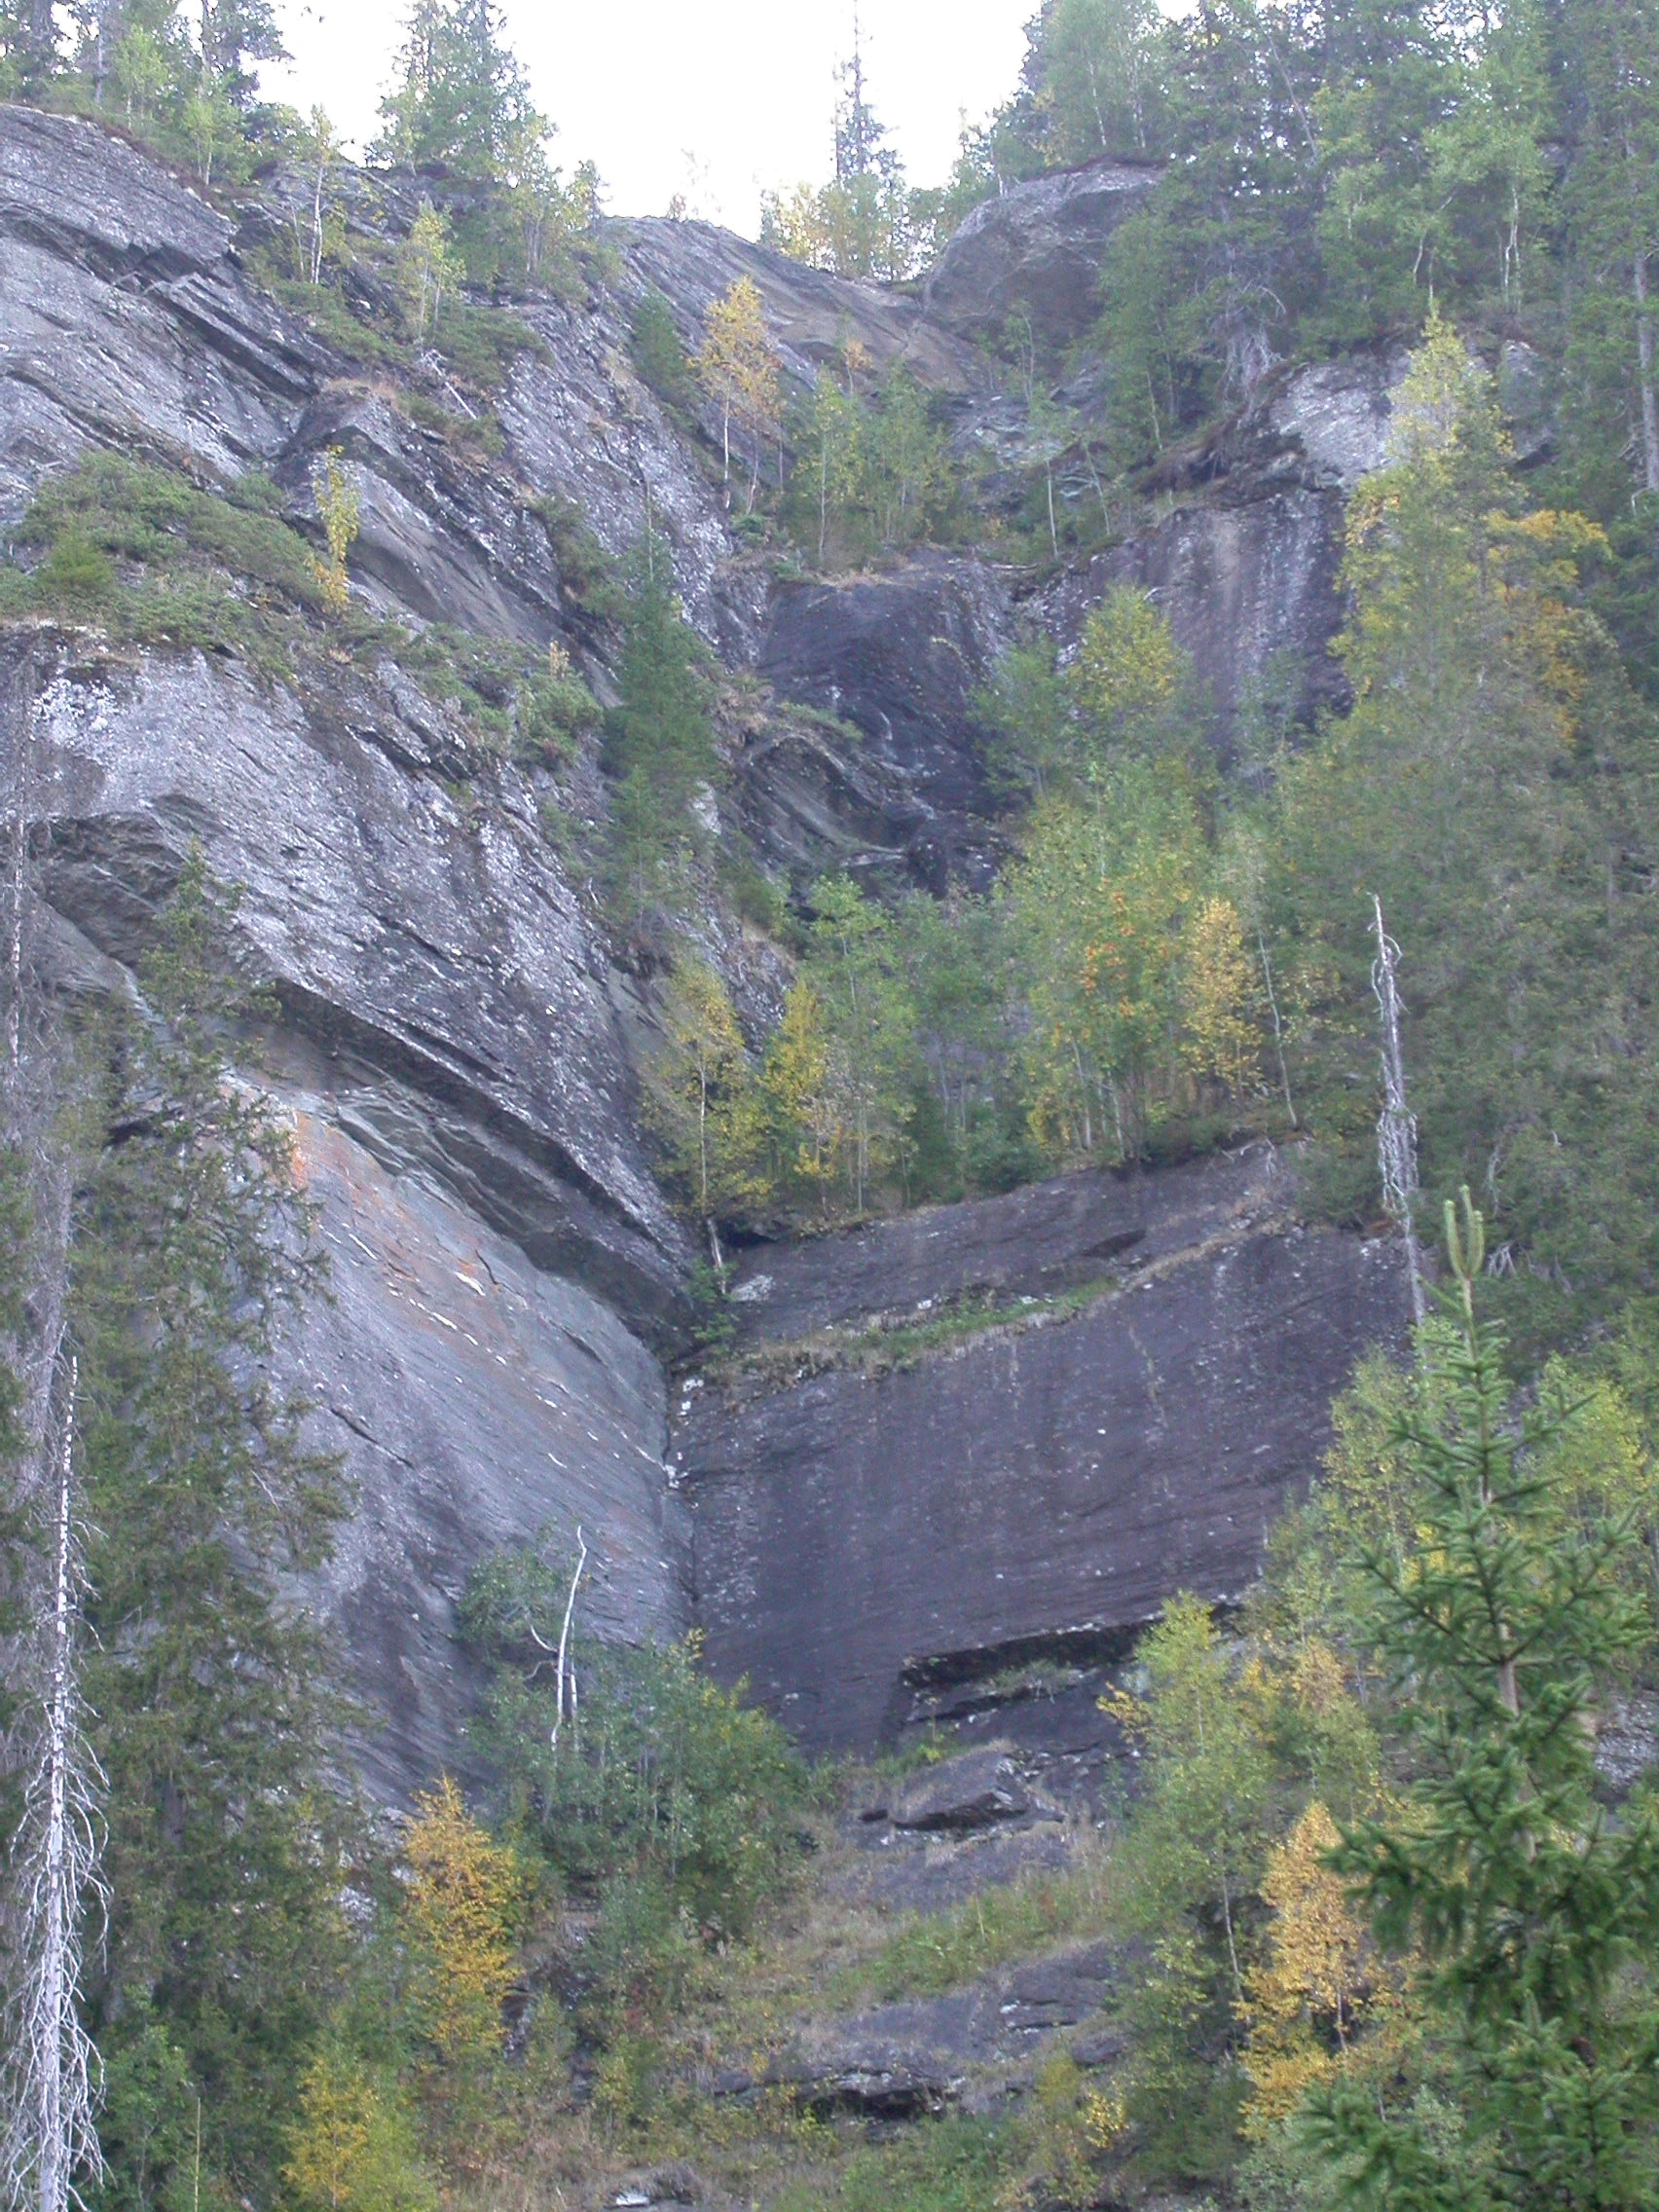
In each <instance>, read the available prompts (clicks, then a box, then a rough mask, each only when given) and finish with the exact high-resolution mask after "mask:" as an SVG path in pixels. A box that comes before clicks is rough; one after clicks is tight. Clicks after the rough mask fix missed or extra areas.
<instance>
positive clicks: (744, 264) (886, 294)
mask: <svg viewBox="0 0 1659 2212" xmlns="http://www.w3.org/2000/svg"><path fill="white" fill-rule="evenodd" d="M607 235H608V237H610V238H611V239H612V240H615V241H617V242H618V243H620V244H621V246H622V248H623V250H624V252H625V253H626V255H627V258H628V262H629V265H630V268H631V270H632V271H633V272H634V274H635V276H636V277H637V279H639V280H640V281H641V282H642V283H644V284H649V285H651V286H653V287H654V288H655V289H656V290H658V291H660V292H662V293H664V294H665V295H666V296H667V298H668V299H669V301H670V303H671V305H672V306H673V307H674V308H675V310H676V311H677V319H678V320H679V322H680V327H681V336H682V339H683V340H684V341H685V342H686V344H687V346H688V347H690V346H693V345H696V344H700V343H701V339H702V330H701V324H702V317H703V315H704V314H705V313H706V312H707V310H708V308H709V307H710V305H711V304H712V303H713V302H714V301H715V300H717V299H718V298H719V296H720V294H721V293H723V292H725V291H727V290H728V289H729V288H730V286H731V285H732V283H733V282H734V281H735V280H736V279H737V278H738V277H741V276H747V277H749V278H750V279H751V280H752V282H753V283H754V284H755V285H756V287H757V289H758V290H759V293H760V296H761V299H762V300H763V302H764V303H765V309H766V322H767V328H768V330H769V331H770V333H771V337H772V341H773V343H774V345H776V346H777V348H778V350H779V351H780V352H781V354H782V355H783V361H784V370H785V374H786V375H787V376H789V377H790V378H791V379H792V380H793V381H794V382H796V383H802V384H804V383H807V382H809V381H810V380H811V378H812V377H813V375H814V374H815V373H816V371H817V369H818V368H819V367H821V366H822V365H823V364H824V363H826V362H830V361H835V360H837V359H838V358H839V356H840V352H841V349H842V347H843V346H844V345H845V343H846V341H847V340H848V339H849V338H856V339H857V340H858V341H859V343H860V344H861V345H862V346H863V347H864V348H865V349H866V351H867V352H868V353H869V354H870V356H871V358H872V360H873V361H874V363H875V364H876V366H877V367H878V368H886V367H887V366H888V365H889V363H891V362H893V361H896V360H902V361H904V362H906V363H907V364H908V365H909V367H910V368H912V369H913V370H914V372H915V374H916V375H917V376H918V377H919V378H920V379H921V381H922V382H923V383H924V384H926V385H929V386H931V387H934V388H935V389H940V390H952V389H956V388H959V387H963V386H965V385H966V384H968V383H969V382H970V381H971V379H972V377H973V375H974V355H973V352H972V350H971V349H970V348H969V347H967V346H964V345H963V344H961V343H960V341H959V340H957V339H956V338H954V337H952V336H951V334H950V332H949V330H948V329H946V328H941V327H940V319H939V318H937V317H930V316H929V315H928V314H927V313H924V312H923V310H922V309H921V308H920V307H918V305H917V304H916V302H915V301H914V300H912V299H908V298H906V297H905V296H904V295H903V294H902V293H896V292H894V291H892V290H891V289H890V288H889V287H888V286H886V285H885V284H877V283H874V282H869V281H865V280H863V279H858V278H851V277H845V276H826V275H825V274H824V272H823V271H822V270H818V269H808V268H806V267H805V266H804V264H802V263H801V262H798V261H792V260H790V258H789V256H788V255H787V254H782V253H775V252H773V251H772V250H771V249H770V248H769V247H767V246H763V245H755V244H752V243H751V242H750V240H747V239H740V238H736V237H734V236H733V235H732V233H731V232H730V231H722V230H719V229H717V228H716V227H715V226H714V225H713V224H712V223H675V222H667V221H663V220H660V219H656V220H653V219H649V218H645V219H642V220H636V221H633V222H626V223H612V224H608V226H607Z"/></svg>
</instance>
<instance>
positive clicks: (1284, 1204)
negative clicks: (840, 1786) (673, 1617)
mask: <svg viewBox="0 0 1659 2212" xmlns="http://www.w3.org/2000/svg"><path fill="white" fill-rule="evenodd" d="M1276 1166H1277V1163H1276V1162H1275V1161H1274V1160H1273V1159H1272V1155H1271V1154H1270V1153H1267V1152H1265V1151H1264V1152H1259V1153H1254V1154H1249V1155H1246V1156H1243V1157H1241V1158H1238V1159H1235V1160H1234V1161H1211V1162H1208V1163H1205V1164H1204V1165H1202V1166H1200V1167H1198V1168H1195V1169H1191V1170H1188V1169H1176V1170H1173V1171H1170V1172H1167V1173H1165V1174H1162V1175H1159V1176H1148V1177H1145V1178H1143V1179H1140V1180H1138V1181H1137V1180H1124V1181H1120V1180H1118V1179H1116V1178H1099V1179H1095V1178H1079V1179H1078V1180H1077V1184H1076V1187H1075V1189H1068V1188H1067V1187H1066V1186H1064V1185H1061V1186H1048V1187H1047V1188H1046V1189H1045V1191H1044V1192H1042V1193H1033V1192H1024V1193H1016V1194H1014V1196H1013V1197H1012V1198H1007V1199H989V1200H985V1201H982V1202H981V1203H980V1204H979V1205H978V1206H977V1207H972V1208H962V1207H955V1208H948V1209H941V1210H940V1212H938V1213H936V1214H933V1215H930V1214H929V1213H927V1212H922V1213H919V1214H916V1215H913V1216H910V1217H907V1218H906V1219H905V1220H903V1221H902V1222H897V1223H893V1224H890V1225H884V1227H883V1228H882V1229H880V1230H876V1231H870V1232H866V1233H864V1235H862V1236H847V1237H827V1238H823V1239H820V1240H819V1241H818V1242H817V1243H815V1244H814V1245H812V1246H810V1247H806V1248H803V1249H801V1250H799V1251H797V1252H795V1253H793V1254H792V1255H790V1258H789V1261H788V1262H787V1264H786V1263H784V1262H782V1261H780V1262H779V1263H776V1264H775V1265H774V1264H770V1263H761V1265H762V1266H767V1267H769V1268H770V1272H771V1275H772V1281H771V1287H770V1290H769V1293H768V1295H767V1296H766V1297H763V1298H761V1297H756V1298H753V1299H751V1300H750V1301H748V1302H747V1304H746V1313H747V1316H748V1318H746V1322H745V1329H746V1331H749V1330H753V1331H754V1332H755V1334H754V1337H752V1338H751V1339H750V1340H749V1341H750V1343H751V1344H752V1345H753V1347H754V1348H753V1350H752V1351H751V1353H750V1355H749V1357H748V1358H747V1360H744V1359H740V1360H739V1361H738V1362H737V1365H736V1371H735V1373H734V1374H733V1375H732V1376H731V1377H730V1378H729V1379H728V1380H725V1381H721V1382H711V1383H709V1386H707V1387H705V1388H701V1389H697V1390H688V1391H686V1392H685V1394H684V1395H683V1397H682V1402H681V1405H680V1407H679V1412H678V1419H677V1425H676V1428H675V1433H674V1441H673V1446H672V1456H673V1458H674V1460H675V1463H676V1470H677V1472H676V1479H677V1482H678V1484H679V1486H680V1488H681V1489H682V1491H683V1493H684V1494H685V1496H686V1497H687V1499H688V1501H689V1503H690V1506H691V1511H692V1526H693V1602H694V1607H695V1612H696V1617H697V1619H698V1622H699V1624H700V1625H701V1626H702V1628H703V1629H704V1631H705V1634H706V1636H707V1640H708V1643H707V1648H708V1653H709V1657H710V1661H711V1663H712V1664H713V1666H714V1667H715V1668H716V1669H717V1671H718V1672H719V1673H720V1674H721V1675H722V1676H724V1677H726V1678H727V1679H732V1680H735V1679H738V1678H741V1677H747V1679H748V1680H749V1681H750V1683H751V1685H752V1687H753V1689H754V1691H755V1693H756V1696H758V1697H759V1698H761V1699H762V1700H764V1702H766V1703H767V1704H768V1705H770V1706H771V1707H772V1708H773V1709H774V1710H775V1711H777V1712H779V1713H781V1714H784V1715H785V1716H786V1717H787V1718H788V1720H789V1722H790V1725H791V1726H792V1728H793V1730H794V1731H795V1732H796V1734H797V1735H798V1736H799V1737H800V1738H801V1740H802V1741H803V1742H805V1743H807V1744H808V1745H810V1746H811V1747H812V1748H813V1749H815V1750H825V1751H828V1750H841V1751H845V1750H854V1749H857V1750H862V1751H868V1750H869V1749H871V1748H872V1747H873V1746H874V1745H875V1744H877V1743H878V1742H883V1741H885V1742H893V1741H895V1740H897V1739H898V1738H900V1737H901V1736H902V1734H903V1730H904V1728H905V1727H906V1725H908V1724H909V1723H910V1722H911V1721H912V1720H917V1721H922V1720H927V1719H931V1718H932V1717H933V1716H934V1713H935V1698H934V1693H935V1692H936V1691H937V1689H938V1688H939V1687H940V1686H941V1685H949V1684H953V1683H973V1682H983V1681H986V1680H992V1679H994V1678H995V1677H999V1676H1001V1675H1003V1674H1004V1673H1005V1672H1007V1671H1008V1670H1010V1669H1017V1668H1018V1667H1020V1666H1021V1665H1023V1664H1025V1663H1028V1662H1030V1661H1031V1660H1033V1659H1034V1658H1037V1657H1048V1658H1051V1659H1053V1660H1060V1661H1064V1660H1067V1659H1079V1658H1081V1659H1093V1660H1100V1659H1103V1658H1108V1657H1110V1656H1111V1655H1112V1654H1113V1653H1114V1652H1116V1653H1119V1654H1121V1653H1122V1652H1123V1651H1124V1649H1126V1648H1127V1646H1128V1644H1129V1642H1130V1641H1132V1639H1133V1636H1134V1633H1135V1632H1136V1631H1137V1630H1138V1629H1139V1628H1140V1627H1141V1626H1142V1625H1143V1624H1144V1623H1145V1622H1146V1621H1148V1620H1149V1619H1150V1618H1152V1617H1153V1616H1154V1615H1155V1614H1156V1612H1157V1610H1158V1608H1159V1606H1160V1605H1161V1604H1162V1602H1163V1601H1164V1600H1165V1599H1166V1598H1167V1597H1169V1596H1170V1595H1171V1594H1172V1593H1173V1592H1174V1591H1176V1590H1178V1589H1190V1590H1193V1591H1195V1592H1197V1593H1198V1595H1199V1596H1200V1597H1202V1598H1205V1599H1207V1600H1212V1601H1215V1602H1218V1603H1225V1602H1227V1601H1229V1600H1234V1599H1236V1598H1238V1597H1240V1596H1241V1595H1242V1594H1243V1592H1244V1591H1245V1590H1246V1588H1247V1587H1248V1585H1249V1584H1250V1582H1251V1581H1252V1580H1253V1579H1254V1577H1255V1575H1256V1573H1257V1571H1258V1570H1259V1567H1260V1565H1261V1560H1262V1554H1263V1546H1264V1543H1265V1541H1266V1537H1267V1532H1268V1529H1269V1527H1270V1525H1271V1523H1272V1520H1273V1519H1274V1518H1275V1516H1276V1515H1277V1514H1278V1512H1279V1511H1280V1510H1281V1509H1282V1507H1283V1506H1284V1504H1285V1503H1286V1502H1287V1501H1288V1500H1289V1499H1290V1498H1292V1497H1294V1496H1295V1495H1296V1494H1297V1493H1298V1492H1299V1491H1300V1490H1301V1489H1303V1488H1304V1487H1305V1486H1306V1484H1307V1483H1308V1482H1309V1479H1310V1478H1311V1476H1312V1474H1313V1473H1314V1471H1315V1469H1316V1467H1317V1464H1318V1458H1319V1454H1320V1452H1321V1450H1322V1449H1323V1445H1324V1441H1325V1438H1326V1434H1327V1421H1328V1408H1329V1404H1330V1400H1331V1397H1332V1395H1333V1394H1334V1393H1335V1392H1336V1391H1337V1390H1339V1389H1340V1388H1341V1387H1342V1386H1343V1384H1344V1383H1346V1380H1347V1377H1348V1374H1349V1372H1350V1370H1351V1367H1352V1365H1353V1362H1354V1359H1355V1358H1356V1356H1357V1354H1358V1353H1359V1351H1360V1350H1361V1349H1362V1348H1363V1347H1364V1346H1366V1345H1368V1344H1371V1343H1386V1342H1389V1341H1392V1340H1394V1339H1396V1338H1397V1337H1398V1335H1399V1333H1400V1330H1401V1328H1402V1325H1403V1321H1404V1315H1405V1305H1404V1291H1403V1284H1402V1280H1401V1275H1400V1271H1399V1267H1398V1264H1397V1260H1396V1256H1395V1255H1394V1254H1393V1253H1392V1252H1391V1251H1390V1250H1389V1249H1388V1248H1386V1247H1384V1246H1383V1245H1378V1244H1364V1243H1361V1242H1360V1241H1359V1240H1358V1239H1357V1238H1354V1237H1350V1236H1345V1235H1338V1234H1336V1233H1334V1232H1319V1231H1311V1230H1307V1229H1303V1228H1301V1227H1299V1226H1297V1225H1296V1223H1295V1220H1294V1207H1293V1205H1292V1203H1291V1192H1290V1188H1289V1185H1290V1177H1289V1176H1288V1174H1282V1173H1279V1172H1276V1171H1275V1169H1276ZM1091 1186H1092V1187H1091ZM1003 1208H1008V1209H1010V1212H1011V1215H1012V1217H1013V1218H1014V1219H1015V1220H1017V1219H1018V1218H1019V1216H1020V1215H1021V1214H1022V1213H1023V1214H1024V1215H1025V1216H1026V1217H1027V1219H1029V1218H1030V1217H1031V1216H1033V1215H1035V1216H1036V1217H1037V1222H1038V1225H1039V1226H1038V1227H1037V1230H1036V1235H1034V1236H1033V1239H1032V1249H1031V1250H1030V1251H1029V1253H1027V1251H1026V1250H1025V1248H1024V1242H1023V1239H1022V1238H1020V1237H1018V1236H1017V1235H1016V1236H1015V1237H1014V1239H1012V1241H1013V1243H1014V1246H1015V1247H1016V1249H1015V1250H1014V1251H1013V1252H1011V1250H1010V1241H1011V1240H1010V1239H1008V1238H1007V1237H1005V1236H1004V1235H1003V1234H1002V1222H1001V1220H1000V1218H999V1216H1000V1211H1001V1209H1003ZM1045 1215H1048V1216H1049V1217H1050V1218H1049V1220H1048V1222H1047V1224H1046V1225H1044V1216H1045ZM1055 1217H1057V1218H1055ZM1045 1226H1046V1228H1047V1235H1045ZM930 1237H931V1238H933V1239H937V1247H936V1248H937V1252H938V1260H937V1263H936V1266H935V1268H934V1269H933V1270H932V1271H930V1270H929V1269H928V1267H927V1265H926V1258H925V1255H926V1252H927V1242H926V1240H928V1239H930ZM1080 1267H1081V1269H1082V1270H1083V1271H1084V1272H1086V1273H1087V1274H1088V1275H1090V1276H1092V1278H1093V1280H1094V1282H1095V1284H1096V1285H1097V1286H1098V1289H1097V1294H1096V1295H1094V1296H1093V1297H1088V1296H1087V1288H1088V1285H1087V1283H1086V1284H1085V1285H1084V1286H1081V1287H1079V1288H1074V1289H1073V1291H1072V1293H1071V1295H1070V1296H1069V1297H1066V1298H1059V1299H1054V1298H1050V1299H1047V1300H1045V1298H1044V1296H1043V1291H1042V1289H1041V1288H1040V1287H1039V1286H1041V1285H1043V1284H1045V1283H1047V1284H1048V1285H1050V1286H1052V1285H1054V1284H1055V1283H1056V1281H1060V1282H1063V1281H1065V1280H1066V1279H1067V1278H1068V1276H1069V1277H1070V1278H1071V1279H1072V1281H1073V1282H1074V1284H1075V1282H1076V1272H1078V1271H1079V1269H1080ZM753 1279H754V1278H753V1277H752V1278H751V1280H753ZM861 1283H862V1284H864V1285H866V1286H869V1285H871V1284H876V1285H879V1287H878V1288H876V1289H875V1290H874V1292H873V1295H871V1291H870V1289H869V1288H868V1287H866V1290H865V1304H864V1306H863V1307H862V1309H861V1308H860V1307H859V1306H857V1305H855V1304H853V1303H852V1302H853V1301H854V1300H855V1299H857V1297H858V1286H859V1285H860V1284H861ZM924 1284H925V1285H926V1288H923V1287H922V1286H923V1285H924ZM1027 1284H1029V1285H1031V1286H1032V1287H1030V1288H1029V1289H1027V1288H1025V1287H1023V1286H1025V1285H1027ZM743 1287H744V1286H743V1285H741V1284H740V1285H739V1290H740V1292H741V1290H742V1288H743ZM974 1291H977V1292H979V1294H980V1297H981V1298H984V1297H985V1296H986V1295H987V1293H988V1294H989V1295H991V1296H993V1297H995V1298H997V1299H999V1300H1000V1301H1002V1302H1003V1303H1001V1305H1000V1309H999V1308H996V1307H993V1308H992V1309H989V1310H985V1309H983V1308H981V1309H978V1310H975V1309H969V1310H967V1311H966V1312H963V1311H962V1309H961V1308H960V1307H959V1308H958V1309H957V1310H958V1313H959V1314H960V1315H961V1321H962V1325H961V1327H960V1328H959V1329H957V1330H952V1329H951V1328H950V1327H949V1326H948V1322H947V1318H945V1317H947V1316H948V1313H949V1307H948V1305H945V1308H944V1317H941V1323H940V1325H938V1326H935V1327H934V1328H933V1330H932V1332H931V1336H930V1337H929V1338H926V1339H924V1340H923V1342H922V1343H921V1344H920V1345H919V1346H915V1348H907V1347H906V1346H905V1344H904V1340H903V1338H901V1337H896V1336H895V1335H894V1330H893V1324H894V1323H896V1322H897V1321H898V1320H899V1318H900V1315H901V1312H902V1309H903V1306H904V1305H906V1304H907V1305H908V1306H909V1308H910V1311H909V1313H908V1314H907V1315H905V1316H904V1318H905V1319H906V1320H907V1321H908V1322H909V1323H910V1325H911V1327H912V1330H913V1329H914V1328H915V1327H917V1326H926V1325H927V1323H928V1317H929V1314H930V1313H931V1312H936V1311H938V1310H939V1308H940V1303H941V1302H948V1301H949V1300H951V1299H952V1298H955V1299H961V1298H962V1297H963V1296H964V1294H965V1293H970V1292H974ZM877 1309H879V1313H880V1316H881V1317H884V1318H885V1320H886V1321H887V1323H888V1328H887V1330H886V1331H885V1332H883V1331H881V1330H880V1329H879V1327H878V1328H877V1329H876V1330H875V1332H874V1333H873V1334H872V1332H871V1329H870V1325H869V1324H870V1320H871V1318H872V1316H873V1315H874V1314H875V1313H876V1310H877ZM884 1333H885V1334H886V1335H888V1336H890V1337H894V1341H895V1344H896V1347H897V1348H896V1351H895V1353H894V1355H893V1356H891V1357H888V1358H884V1356H883V1351H882V1340H883V1334H884ZM1006 1717H1007V1716H1006V1714H999V1715H998V1725H999V1726H1001V1725H1002V1724H1003V1722H1004V1721H1005V1719H1006Z"/></svg>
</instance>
